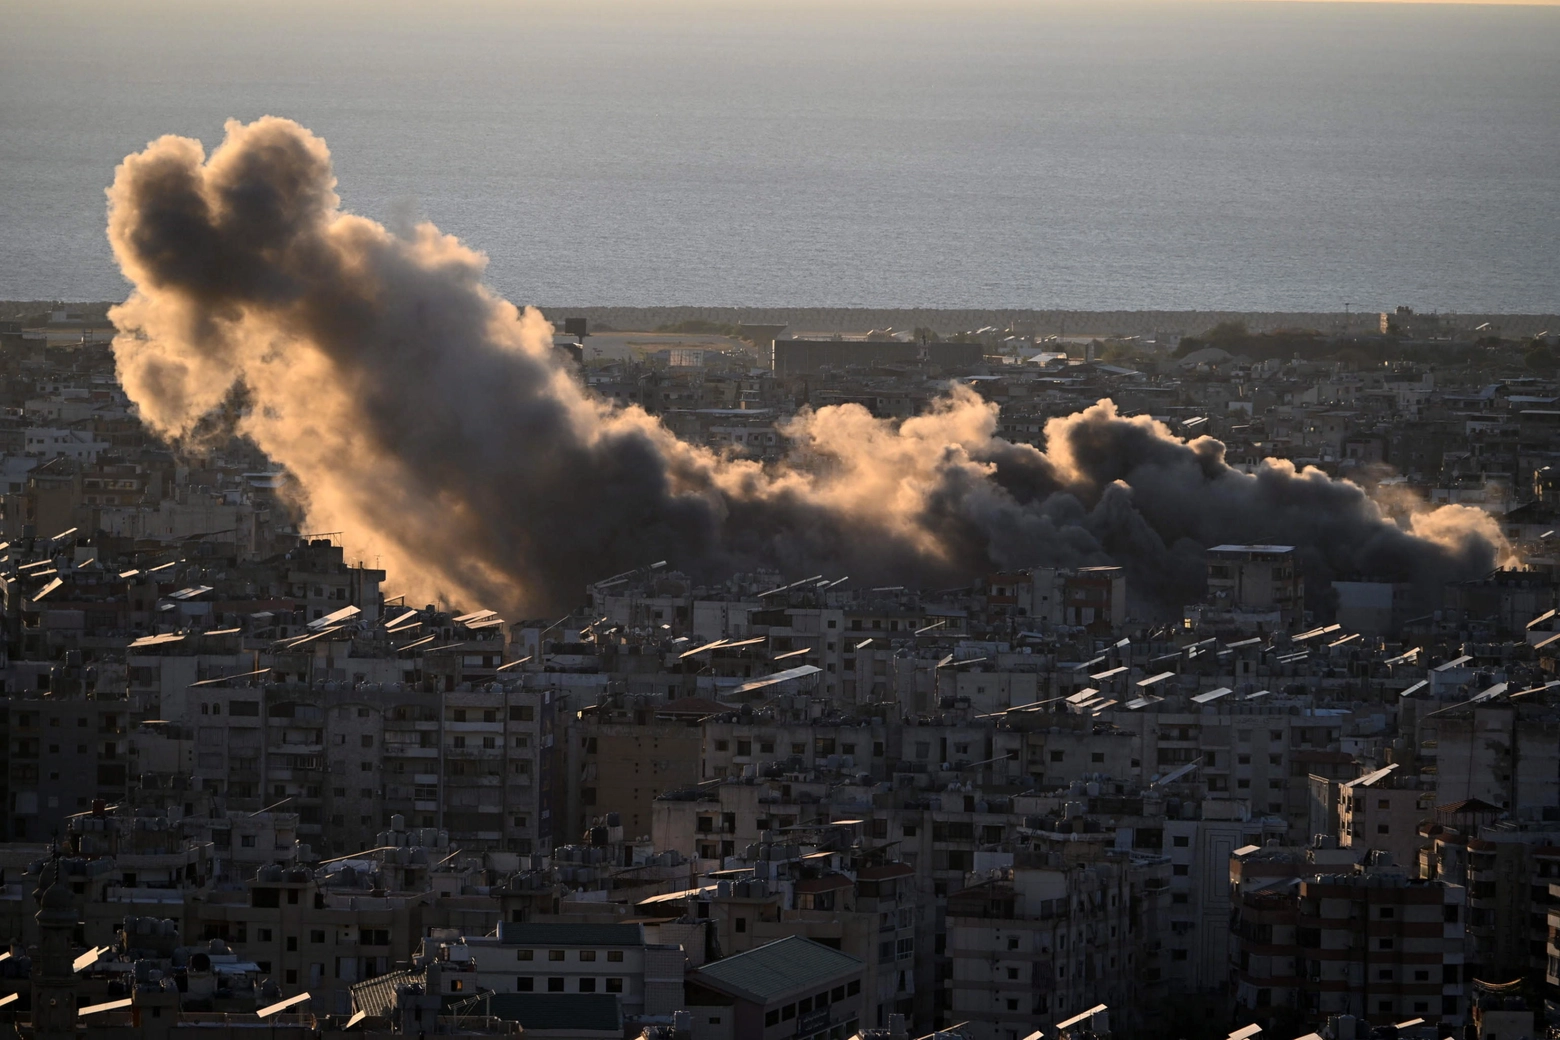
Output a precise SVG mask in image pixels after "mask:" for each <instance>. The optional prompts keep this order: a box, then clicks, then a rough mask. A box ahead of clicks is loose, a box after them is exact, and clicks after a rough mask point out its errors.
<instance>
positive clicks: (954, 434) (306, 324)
mask: <svg viewBox="0 0 1560 1040" xmlns="http://www.w3.org/2000/svg"><path fill="white" fill-rule="evenodd" d="M108 194H109V238H110V241H111V242H112V244H113V247H114V252H115V255H116V256H117V257H118V259H119V263H120V265H121V267H122V268H123V270H124V272H125V274H126V276H127V277H129V278H130V279H131V281H132V282H133V283H134V284H135V287H136V288H135V292H134V293H133V294H132V295H131V297H130V299H129V300H127V301H126V302H125V303H124V304H123V305H121V306H119V307H117V308H115V309H114V311H113V312H112V315H113V319H114V321H115V322H116V324H117V325H118V327H119V330H120V334H119V336H118V337H117V338H116V340H115V345H114V348H115V352H116V357H117V360H118V365H119V373H120V377H121V379H122V380H123V383H124V386H125V388H126V390H127V392H128V393H129V395H130V397H131V399H132V400H133V401H134V402H135V403H136V405H137V406H138V408H139V410H140V414H141V416H142V418H143V419H144V420H145V421H146V422H147V423H148V424H149V425H150V426H151V427H152V428H154V429H155V430H157V431H159V432H160V433H162V434H164V435H166V436H169V437H174V438H179V437H185V436H189V435H190V434H191V433H192V432H194V431H196V430H197V428H198V427H199V424H200V423H201V421H202V419H203V417H205V416H207V415H208V414H209V413H211V412H212V410H213V409H215V408H217V407H219V406H220V405H222V404H223V402H224V401H226V400H230V399H231V395H233V394H234V392H235V390H240V391H241V392H242V395H241V396H242V398H243V399H244V400H246V401H247V402H249V403H250V405H251V407H250V408H249V410H248V411H247V412H246V413H245V414H244V415H243V416H242V417H241V418H240V419H239V424H238V426H239V429H240V430H241V431H242V432H244V433H246V434H248V435H249V436H251V437H252V438H253V439H254V440H255V441H256V442H257V443H258V444H259V445H260V446H261V447H262V448H263V449H264V450H265V451H267V452H268V453H269V454H270V455H271V457H272V458H274V459H275V460H276V461H278V462H280V463H281V464H283V465H285V466H286V467H287V469H288V470H289V471H290V472H291V473H292V474H293V475H294V476H295V478H296V479H297V481H298V483H299V485H300V486H301V489H302V493H303V495H304V497H305V505H306V508H307V511H308V514H309V523H310V525H311V526H312V527H313V528H314V529H316V530H319V529H327V530H342V531H345V532H349V537H353V538H355V539H356V540H357V541H356V544H355V546H354V547H355V548H357V549H359V550H360V551H361V552H363V553H364V554H377V555H380V556H383V557H385V558H386V560H387V562H388V564H389V566H390V567H391V569H392V573H393V574H394V575H395V578H396V580H398V581H399V582H400V583H401V584H402V586H403V587H404V588H405V589H406V590H407V591H409V592H410V593H411V594H413V595H415V596H417V597H419V598H422V597H425V596H426V597H433V596H444V597H449V598H456V599H459V600H460V601H461V602H464V603H466V604H478V603H480V604H484V605H489V606H494V607H499V608H502V609H505V610H506V611H514V612H519V613H525V614H530V613H535V612H539V611H542V610H554V609H558V608H559V607H560V606H567V605H570V604H573V603H574V602H576V601H577V600H578V599H579V597H580V594H581V591H582V588H583V586H584V584H585V583H587V582H588V581H591V580H594V579H599V578H601V577H603V576H605V575H608V574H611V573H614V572H616V571H619V570H623V569H625V568H628V567H632V566H636V565H639V564H642V563H644V562H646V561H649V560H654V559H658V558H663V557H664V558H668V559H670V560H671V561H672V562H673V564H674V565H676V566H679V567H682V568H684V569H686V570H689V571H692V572H694V573H702V574H710V575H714V574H719V573H720V572H722V571H724V570H726V569H729V568H733V567H745V566H751V565H753V564H758V563H763V564H768V565H773V566H779V567H781V568H783V569H786V570H789V571H801V572H805V573H811V572H813V571H816V570H830V571H833V572H835V573H838V572H841V571H844V572H849V573H851V574H852V575H854V576H857V577H859V578H864V579H876V578H884V579H892V580H896V581H909V580H916V581H937V582H949V583H951V582H958V581H964V580H968V579H969V578H970V577H972V576H973V575H976V574H979V573H981V572H983V571H987V570H990V569H992V568H995V567H1022V566H1034V565H1078V564H1088V563H1106V562H1111V561H1117V562H1120V563H1122V564H1123V565H1125V566H1127V567H1128V568H1129V570H1130V576H1131V582H1132V584H1133V585H1134V586H1135V587H1136V589H1137V590H1138V592H1139V594H1140V595H1141V596H1142V597H1143V598H1144V600H1145V601H1146V602H1147V603H1150V604H1153V605H1156V606H1158V607H1161V608H1171V609H1173V608H1174V607H1176V606H1178V605H1179V604H1180V603H1182V602H1184V601H1186V600H1187V599H1194V598H1196V597H1197V596H1198V595H1199V594H1200V593H1201V588H1202V581H1203V578H1202V566H1201V552H1202V548H1203V547H1205V546H1208V545H1213V544H1217V543H1219V542H1227V541H1240V542H1284V543H1289V544H1295V545H1298V546H1301V547H1303V549H1304V552H1305V554H1306V560H1307V563H1308V565H1309V566H1310V567H1311V569H1312V572H1313V573H1314V574H1316V575H1319V576H1330V575H1333V574H1339V575H1348V574H1368V575H1373V576H1382V577H1387V578H1397V579H1403V580H1407V579H1416V580H1421V581H1424V580H1431V579H1434V580H1440V579H1442V578H1446V577H1453V576H1459V575H1468V574H1472V573H1477V572H1479V571H1480V570H1482V569H1485V568H1488V567H1489V566H1491V565H1492V563H1493V562H1494V558H1495V551H1496V546H1497V544H1498V542H1499V534H1498V531H1497V530H1496V529H1495V527H1494V525H1493V523H1491V522H1490V521H1489V520H1488V518H1486V517H1484V515H1483V514H1481V513H1477V512H1476V511H1474V510H1467V509H1460V508H1444V509H1441V510H1437V511H1435V512H1433V513H1426V514H1422V515H1421V516H1418V517H1415V518H1414V520H1413V527H1412V529H1411V530H1404V529H1402V528H1400V527H1399V526H1398V525H1397V524H1395V523H1393V522H1392V521H1390V520H1389V519H1386V518H1384V517H1383V515H1382V514H1381V513H1380V511H1379V510H1378V509H1377V508H1376V506H1375V505H1374V504H1373V503H1372V502H1371V501H1370V499H1369V498H1368V497H1367V496H1366V495H1365V494H1364V492H1362V491H1361V490H1360V489H1359V488H1358V487H1356V486H1354V485H1352V484H1349V483H1344V482H1338V481H1334V480H1331V479H1329V478H1327V477H1326V476H1325V475H1323V474H1321V473H1318V472H1315V471H1306V472H1296V471H1295V470H1294V469H1293V468H1292V467H1291V466H1290V465H1289V464H1287V463H1284V462H1271V461H1270V462H1268V463H1266V464H1265V465H1264V466H1263V467H1262V469H1261V470H1260V471H1259V472H1258V473H1257V474H1256V475H1247V474H1244V473H1240V472H1237V471H1235V470H1233V469H1231V468H1229V467H1228V466H1226V465H1225V464H1224V461H1223V447H1222V445H1220V444H1219V443H1218V442H1217V441H1214V440H1211V439H1209V438H1202V439H1199V440H1197V441H1193V442H1191V443H1185V442H1182V441H1179V440H1177V439H1175V438H1174V437H1172V436H1171V435H1170V433H1169V432H1168V431H1167V430H1166V429H1165V428H1164V427H1162V426H1160V425H1159V424H1156V423H1154V422H1152V421H1150V420H1147V419H1142V418H1131V419H1128V418H1122V417H1120V416H1118V415H1117V414H1116V412H1115V409H1114V406H1112V405H1111V404H1110V403H1109V402H1101V403H1100V404H1099V405H1097V406H1095V407H1092V408H1089V409H1087V410H1086V411H1084V412H1081V413H1079V414H1077V415H1073V416H1069V417H1067V418H1064V419H1056V420H1052V422H1051V423H1050V424H1049V425H1048V427H1047V449H1046V450H1045V451H1040V450H1037V449H1035V448H1033V447H1030V446H1027V445H1019V444H1012V443H1009V442H1007V441H1004V440H1002V439H1001V438H999V437H997V436H996V435H995V432H994V431H995V428H996V409H995V407H994V406H992V405H989V404H987V403H985V402H983V401H982V400H981V399H980V398H979V397H977V396H976V395H975V394H974V393H973V392H971V391H969V390H968V389H967V388H962V387H955V388H953V389H951V390H950V391H949V394H948V396H947V397H945V398H944V399H942V400H941V401H939V402H937V403H936V405H935V406H934V407H933V408H932V409H931V410H930V411H929V412H928V413H927V414H925V415H922V416H919V417H917V418H914V419H910V420H907V421H905V422H903V423H898V424H896V423H892V422H888V421H883V420H878V419H874V418H872V417H871V416H870V415H869V414H868V413H867V412H866V411H865V410H863V409H861V408H859V407H857V406H853V405H845V406H839V407H829V408H822V409H819V410H817V411H815V412H808V413H805V414H803V415H801V416H799V417H797V418H795V419H794V420H792V421H790V422H789V423H787V424H786V425H785V426H784V427H783V430H784V432H785V433H786V435H787V436H788V437H789V439H790V442H791V444H792V452H791V455H790V457H789V458H788V459H787V461H786V462H785V463H784V464H781V465H778V466H768V467H765V466H762V465H759V464H757V463H754V462H751V461H743V460H737V459H731V458H727V457H724V456H722V455H719V454H717V453H715V452H712V451H710V450H708V449H706V448H703V447H700V446H696V445H690V444H687V443H685V442H682V441H680V440H678V439H677V438H676V437H675V436H673V435H672V434H671V433H670V432H668V431H667V430H666V429H665V428H664V427H663V426H662V425H661V424H660V423H659V422H658V421H657V420H656V419H654V418H653V417H651V416H648V415H646V414H645V413H644V412H643V411H641V410H640V409H638V408H618V407H615V406H612V405H610V404H608V403H605V402H603V401H600V400H598V399H596V398H595V397H593V396H592V395H591V394H590V393H589V392H588V391H587V390H585V389H584V388H583V387H582V386H581V385H580V383H579V382H578V381H577V379H576V378H575V377H574V376H573V375H572V374H571V373H570V372H569V371H568V370H567V369H566V367H564V366H563V365H562V364H561V363H560V361H559V360H558V358H557V355H556V352H555V351H554V350H553V349H552V346H551V328H550V326H548V325H547V323H546V322H545V321H544V320H543V318H542V316H541V315H540V314H538V313H537V312H535V311H534V310H529V309H527V310H525V311H523V312H522V311H520V310H517V309H516V308H515V307H514V306H513V305H512V304H510V303H508V302H506V301H504V300H502V299H499V298H497V297H496V296H494V295H493V294H492V293H491V292H489V291H488V290H487V289H486V288H485V287H484V286H483V285H482V282H481V277H482V273H483V267H484V262H485V261H484V258H483V257H482V256H481V255H480V254H477V253H475V252H473V251H471V250H470V249H467V248H466V247H464V246H462V245H461V244H460V243H459V242H457V241H456V240H455V239H454V238H452V237H450V236H447V235H442V234H440V233H439V232H438V231H437V230H436V229H435V228H434V227H433V226H432V225H430V224H427V223H421V224H417V225H416V226H414V227H411V228H409V229H407V230H406V231H405V232H404V233H403V234H400V235H397V234H392V233H391V232H390V231H388V230H386V229H385V228H384V227H382V226H380V225H379V224H376V223H374V222H372V221H369V220H365V219H363V218H361V217H356V216H352V215H350V214H347V213H343V212H341V210H340V209H339V205H338V199H337V197H336V194H335V177H334V175H333V173H332V172H331V164H330V156H329V153H328V151H327V150H326V147H325V144H324V142H323V141H321V140H320V139H319V138H317V137H315V136H313V135H312V134H310V133H309V132H308V131H306V130H304V129H303V128H302V127H300V126H298V125H297V124H295V123H292V122H289V121H286V120H281V119H274V118H267V119H262V120H259V121H257V122H255V123H251V124H248V125H241V124H238V123H236V122H230V123H229V124H228V126H227V138H226V140H225V141H224V142H223V144H222V145H221V146H220V147H219V148H217V149H216V151H215V152H213V153H212V155H211V156H210V157H209V158H207V157H206V155H205V154H204V152H203V150H202V148H201V146H200V144H199V143H198V142H196V141H192V140H188V139H184V138H177V137H164V138H162V139H160V140H158V141H154V142H153V143H152V144H150V145H149V146H148V147H147V148H146V150H145V151H143V152H140V153H137V154H135V155H131V156H129V157H128V158H127V159H126V160H125V162H124V163H123V165H121V166H120V167H119V169H118V172H117V175H116V177H115V181H114V185H113V187H112V188H111V189H110V190H109V193H108ZM515 616H519V614H518V613H517V614H516V615H515Z"/></svg>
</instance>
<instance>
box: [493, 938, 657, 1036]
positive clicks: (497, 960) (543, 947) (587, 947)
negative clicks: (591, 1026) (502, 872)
mask: <svg viewBox="0 0 1560 1040" xmlns="http://www.w3.org/2000/svg"><path fill="white" fill-rule="evenodd" d="M465 943H466V946H467V947H468V948H469V949H470V950H471V956H472V959H473V961H474V962H475V964H476V973H477V985H478V986H479V987H481V988H482V989H487V990H491V991H493V992H494V993H537V994H542V993H545V994H581V993H584V994H604V995H609V996H612V997H615V998H616V999H617V1001H618V1004H619V1006H620V1007H621V1010H622V1014H623V1015H625V1016H638V1015H668V1014H671V1013H672V1012H673V1011H675V1010H677V1009H678V1008H680V1007H681V1006H682V997H683V962H684V955H683V951H682V947H680V946H676V945H666V944H658V943H652V942H647V941H646V938H645V928H644V926H643V925H641V924H596V923H588V922H582V923H575V922H568V923H561V922H553V923H547V922H524V923H515V922H508V921H504V922H500V923H499V925H498V928H497V930H496V931H495V933H494V934H492V935H484V936H477V935H468V936H466V938H465Z"/></svg>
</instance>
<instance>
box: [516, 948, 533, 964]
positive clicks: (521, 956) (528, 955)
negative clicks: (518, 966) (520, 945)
mask: <svg viewBox="0 0 1560 1040" xmlns="http://www.w3.org/2000/svg"><path fill="white" fill-rule="evenodd" d="M535 959H536V951H535V950H516V951H515V960H517V961H534V960H535Z"/></svg>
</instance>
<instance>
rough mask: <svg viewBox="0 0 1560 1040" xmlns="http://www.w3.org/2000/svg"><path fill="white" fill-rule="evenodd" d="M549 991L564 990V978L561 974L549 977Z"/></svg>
mask: <svg viewBox="0 0 1560 1040" xmlns="http://www.w3.org/2000/svg"><path fill="white" fill-rule="evenodd" d="M547 992H549V993H562V992H563V978H562V977H561V976H559V975H554V976H552V977H551V978H549V979H548V980H547Z"/></svg>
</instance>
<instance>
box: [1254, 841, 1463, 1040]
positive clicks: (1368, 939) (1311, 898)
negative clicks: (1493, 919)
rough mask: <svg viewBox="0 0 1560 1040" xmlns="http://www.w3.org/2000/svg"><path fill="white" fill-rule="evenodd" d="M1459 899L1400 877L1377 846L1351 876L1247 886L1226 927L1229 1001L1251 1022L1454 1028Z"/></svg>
mask: <svg viewBox="0 0 1560 1040" xmlns="http://www.w3.org/2000/svg"><path fill="white" fill-rule="evenodd" d="M1466 896H1467V890H1466V889H1464V888H1463V887H1462V886H1460V885H1451V884H1447V883H1446V882H1443V881H1426V880H1421V879H1415V878H1409V877H1408V876H1407V875H1406V874H1405V872H1404V871H1403V869H1402V868H1401V867H1397V866H1395V865H1393V864H1391V862H1390V858H1389V857H1388V856H1387V854H1385V853H1374V854H1373V855H1372V857H1371V860H1370V861H1369V862H1368V863H1366V864H1364V865H1363V866H1362V867H1361V868H1359V869H1358V870H1356V871H1354V872H1351V873H1335V874H1326V873H1312V874H1309V875H1308V876H1304V877H1300V878H1298V879H1294V880H1288V881H1284V882H1282V883H1280V884H1272V885H1267V886H1262V887H1255V886H1254V887H1251V888H1248V889H1246V890H1244V891H1243V892H1242V893H1241V894H1240V897H1239V905H1238V908H1237V912H1238V917H1237V919H1236V923H1235V925H1234V930H1235V942H1234V946H1233V949H1232V978H1233V980H1234V983H1235V985H1234V997H1235V1002H1236V1004H1237V1006H1238V1007H1239V1008H1240V1011H1241V1013H1243V1014H1248V1015H1251V1016H1253V1017H1254V1018H1255V1019H1256V1020H1257V1021H1259V1022H1270V1023H1278V1022H1287V1021H1293V1020H1299V1021H1302V1022H1311V1023H1320V1022H1321V1021H1322V1020H1324V1019H1326V1018H1327V1017H1328V1016H1330V1015H1353V1016H1355V1017H1356V1018H1358V1019H1361V1020H1365V1021H1368V1022H1370V1023H1372V1024H1378V1025H1380V1024H1387V1025H1390V1024H1392V1023H1395V1022H1401V1021H1404V1020H1407V1019H1409V1018H1423V1019H1425V1020H1426V1021H1428V1022H1432V1023H1435V1024H1436V1025H1437V1026H1438V1027H1440V1028H1448V1027H1450V1028H1460V1027H1461V1026H1462V1024H1463V1023H1464V1021H1465V1020H1466V1016H1467V1011H1468V1005H1467V998H1466V994H1467V990H1466V988H1465V987H1466V985H1467V983H1468V982H1469V979H1468V977H1467V972H1466V969H1465V965H1464V945H1463V944H1464V926H1465V924H1466ZM1285 1016H1288V1018H1286V1017H1285Z"/></svg>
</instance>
